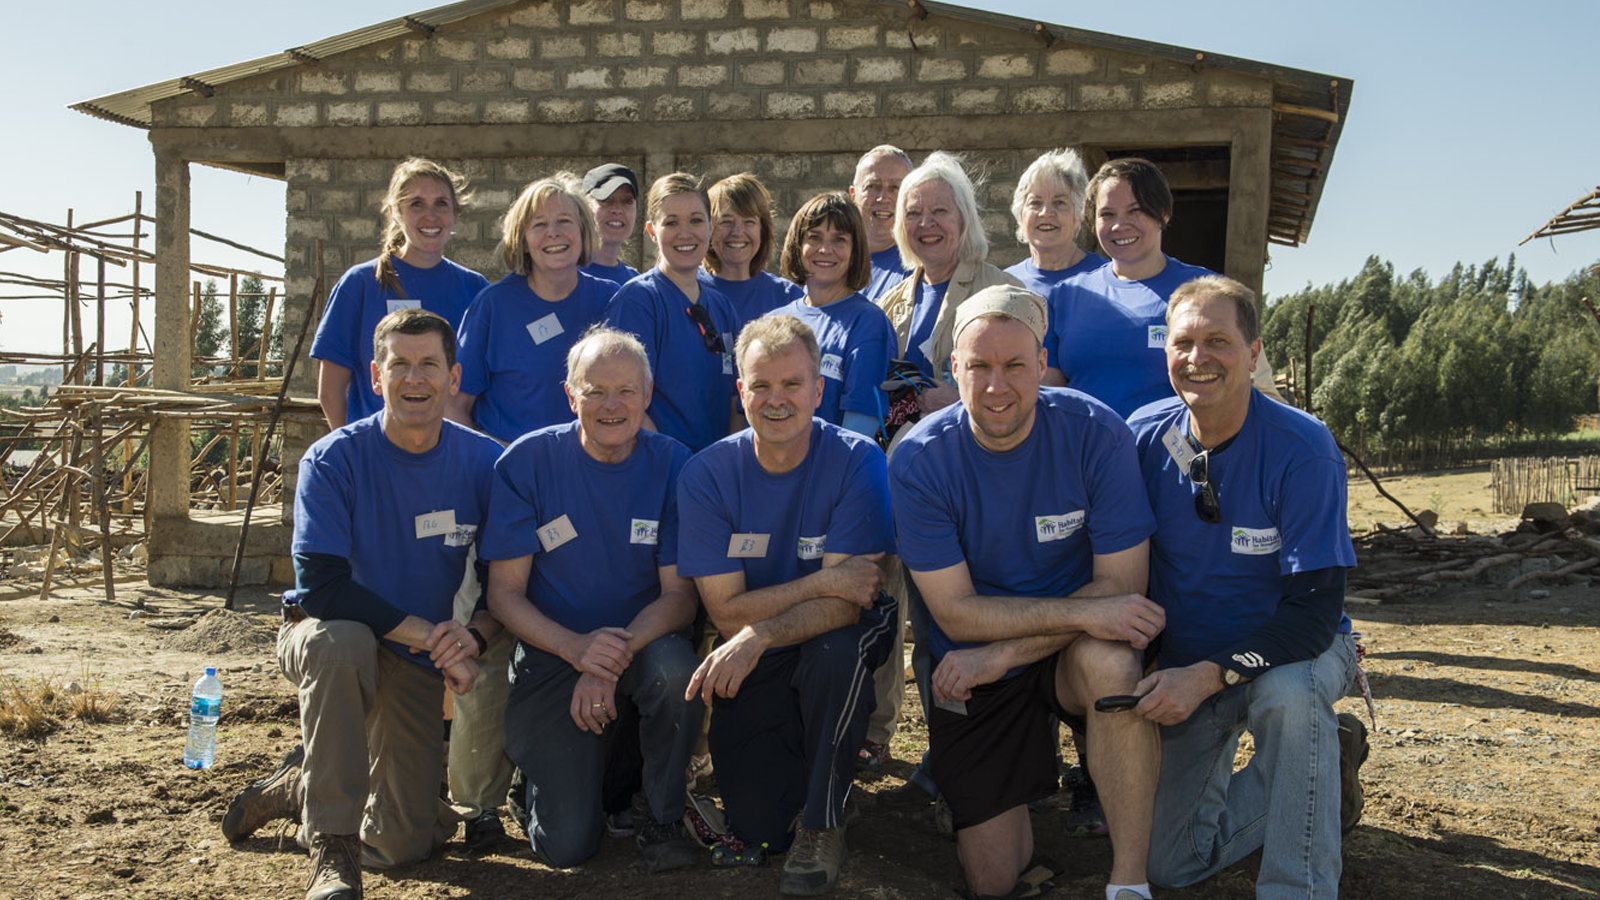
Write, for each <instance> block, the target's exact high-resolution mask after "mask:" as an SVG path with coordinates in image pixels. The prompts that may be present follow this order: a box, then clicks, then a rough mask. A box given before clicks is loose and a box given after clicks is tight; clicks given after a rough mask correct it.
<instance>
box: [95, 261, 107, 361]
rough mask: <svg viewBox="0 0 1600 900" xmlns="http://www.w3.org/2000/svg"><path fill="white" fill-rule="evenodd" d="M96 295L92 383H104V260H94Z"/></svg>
mask: <svg viewBox="0 0 1600 900" xmlns="http://www.w3.org/2000/svg"><path fill="white" fill-rule="evenodd" d="M96 263H97V265H96V266H95V269H96V273H97V274H96V279H95V282H96V293H95V300H94V383H95V386H96V387H99V386H101V385H103V384H105V383H106V258H105V257H103V256H102V257H99V258H98V259H97V260H96Z"/></svg>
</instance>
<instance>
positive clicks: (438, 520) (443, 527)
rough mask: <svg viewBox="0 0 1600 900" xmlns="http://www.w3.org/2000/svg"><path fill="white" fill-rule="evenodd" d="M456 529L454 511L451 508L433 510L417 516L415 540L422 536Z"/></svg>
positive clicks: (436, 534)
mask: <svg viewBox="0 0 1600 900" xmlns="http://www.w3.org/2000/svg"><path fill="white" fill-rule="evenodd" d="M455 530H456V511H455V510H453V509H441V510H435V511H434V512H430V513H423V514H422V515H420V516H417V540H419V541H420V540H422V539H424V538H431V537H437V536H439V535H448V534H451V533H452V532H454V531H455Z"/></svg>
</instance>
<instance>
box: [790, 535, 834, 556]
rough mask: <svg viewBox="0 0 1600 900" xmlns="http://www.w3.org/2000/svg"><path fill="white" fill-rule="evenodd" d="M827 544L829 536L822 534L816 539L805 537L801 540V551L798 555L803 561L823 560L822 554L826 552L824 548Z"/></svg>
mask: <svg viewBox="0 0 1600 900" xmlns="http://www.w3.org/2000/svg"><path fill="white" fill-rule="evenodd" d="M827 543H828V536H827V535H825V534H820V535H817V536H816V537H803V538H801V539H800V549H799V552H798V553H797V554H796V555H798V556H799V557H800V558H801V559H821V558H822V554H823V553H824V552H825V551H824V550H823V547H825V546H826V545H827Z"/></svg>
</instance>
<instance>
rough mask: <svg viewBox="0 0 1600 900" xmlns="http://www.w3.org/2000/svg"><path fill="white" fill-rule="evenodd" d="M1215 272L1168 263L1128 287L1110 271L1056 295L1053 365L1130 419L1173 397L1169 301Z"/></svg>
mask: <svg viewBox="0 0 1600 900" xmlns="http://www.w3.org/2000/svg"><path fill="white" fill-rule="evenodd" d="M1212 274H1215V273H1213V272H1212V271H1211V270H1210V269H1202V268H1200V267H1199V266H1191V265H1187V264H1185V263H1181V262H1178V261H1177V260H1175V259H1173V258H1172V257H1170V256H1169V257H1167V267H1166V268H1165V269H1162V270H1161V273H1160V274H1159V275H1156V276H1155V277H1154V278H1146V279H1145V280H1143V281H1123V280H1122V279H1120V278H1118V277H1117V276H1116V273H1115V272H1113V271H1112V270H1111V266H1110V265H1103V266H1101V267H1099V268H1098V269H1094V270H1093V271H1090V272H1088V273H1085V274H1082V275H1078V276H1075V277H1072V278H1069V279H1067V280H1066V281H1063V282H1061V283H1060V284H1058V285H1056V286H1055V287H1053V288H1051V289H1050V293H1048V294H1046V295H1045V300H1046V302H1047V303H1049V305H1050V329H1049V332H1048V333H1047V334H1046V335H1045V349H1046V350H1048V351H1049V354H1050V365H1052V366H1054V367H1056V368H1057V369H1060V370H1061V372H1062V374H1064V375H1066V376H1067V385H1068V386H1069V387H1073V388H1077V389H1078V390H1080V391H1083V392H1084V393H1085V394H1088V395H1089V396H1091V397H1094V398H1095V399H1097V400H1099V401H1100V402H1102V403H1104V404H1105V405H1107V406H1109V407H1111V408H1112V409H1114V410H1116V411H1117V415H1119V416H1123V417H1124V418H1126V417H1127V416H1129V415H1132V414H1133V411H1134V410H1136V409H1138V408H1139V407H1141V406H1143V405H1145V404H1146V403H1152V402H1154V401H1156V400H1162V399H1165V398H1167V397H1171V396H1172V382H1171V381H1169V380H1168V379H1167V354H1166V343H1167V298H1168V297H1171V296H1172V292H1173V291H1175V290H1177V289H1178V288H1179V287H1181V286H1182V285H1183V284H1184V283H1186V282H1189V281H1193V280H1194V279H1196V278H1199V277H1200V276H1202V275H1212Z"/></svg>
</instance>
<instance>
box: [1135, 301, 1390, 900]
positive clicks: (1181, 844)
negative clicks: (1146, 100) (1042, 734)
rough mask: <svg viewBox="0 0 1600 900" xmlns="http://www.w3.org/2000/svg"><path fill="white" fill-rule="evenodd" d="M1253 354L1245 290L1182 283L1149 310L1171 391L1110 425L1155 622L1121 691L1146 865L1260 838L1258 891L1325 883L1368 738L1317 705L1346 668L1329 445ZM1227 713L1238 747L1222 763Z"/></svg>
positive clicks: (1328, 697) (1202, 861)
mask: <svg viewBox="0 0 1600 900" xmlns="http://www.w3.org/2000/svg"><path fill="white" fill-rule="evenodd" d="M1260 354H1261V339H1260V335H1259V333H1258V330H1257V313H1256V300H1255V295H1254V294H1252V293H1251V292H1250V290H1249V289H1248V288H1246V287H1244V286H1243V285H1241V284H1239V283H1238V282H1236V281H1233V280H1231V279H1227V278H1223V277H1220V276H1208V277H1204V278H1198V279H1195V280H1194V281H1191V282H1189V283H1188V284H1186V285H1184V286H1183V287H1181V288H1179V289H1178V290H1177V291H1175V292H1174V293H1173V295H1172V299H1171V301H1170V303H1169V304H1168V306H1167V345H1166V355H1167V372H1168V375H1169V376H1170V377H1171V380H1172V387H1173V389H1174V390H1175V391H1176V392H1177V396H1176V397H1173V398H1171V399H1168V400H1161V401H1158V402H1155V403H1151V404H1150V405H1148V406H1145V407H1144V408H1142V409H1140V410H1138V411H1137V412H1135V413H1134V415H1133V417H1132V418H1130V419H1129V420H1128V424H1129V425H1130V426H1131V427H1132V428H1133V430H1134V434H1135V436H1136V440H1137V442H1138V447H1139V456H1140V467H1141V470H1142V473H1143V476H1144V481H1145V485H1146V487H1147V488H1148V490H1149V493H1150V501H1151V505H1152V506H1153V507H1154V510H1155V514H1156V534H1155V538H1154V540H1153V542H1152V543H1153V547H1152V551H1151V554H1150V596H1151V598H1152V599H1154V600H1155V601H1156V602H1158V603H1160V604H1161V605H1162V607H1163V608H1164V609H1165V610H1166V619H1167V627H1166V631H1165V633H1164V634H1163V635H1162V640H1161V648H1160V653H1159V656H1158V668H1157V670H1156V671H1155V672H1154V673H1152V674H1151V675H1149V676H1147V677H1146V678H1145V679H1144V680H1142V681H1141V682H1140V683H1139V686H1138V688H1137V689H1136V690H1135V693H1137V694H1142V695H1143V699H1142V700H1141V701H1140V702H1139V705H1138V706H1137V707H1136V708H1135V713H1136V715H1138V716H1141V717H1143V718H1144V719H1146V720H1148V721H1151V722H1156V723H1158V724H1160V725H1161V778H1160V782H1159V785H1158V788H1157V791H1156V810H1155V819H1154V822H1155V827H1154V832H1153V834H1152V835H1151V845H1150V846H1151V852H1150V877H1151V880H1152V881H1155V882H1157V883H1160V884H1166V885H1172V886H1184V885H1189V884H1194V883H1195V882H1198V881H1201V880H1202V879H1205V878H1208V877H1210V876H1211V875H1212V874H1214V873H1216V872H1217V871H1219V870H1221V869H1223V868H1225V867H1227V866H1230V865H1232V864H1233V863H1235V862H1237V861H1239V860H1240V859H1243V858H1244V857H1246V856H1249V855H1250V854H1251V853H1253V852H1255V851H1256V850H1261V851H1263V852H1262V856H1261V871H1260V874H1259V875H1258V876H1257V879H1256V896H1257V897H1258V898H1263V900H1265V898H1279V897H1298V898H1305V897H1335V896H1337V895H1338V890H1339V873H1340V863H1341V860H1340V827H1341V825H1340V820H1341V807H1343V816H1344V827H1345V828H1346V829H1348V828H1350V827H1352V826H1353V825H1354V824H1355V819H1356V818H1357V817H1359V815H1360V808H1361V799H1360V798H1361V793H1360V792H1361V788H1360V783H1359V781H1358V780H1357V778H1356V775H1357V768H1358V767H1359V765H1360V763H1361V761H1362V759H1363V758H1364V757H1365V755H1366V746H1367V745H1366V729H1365V728H1364V727H1363V726H1362V724H1361V720H1360V719H1358V718H1356V717H1355V716H1352V715H1349V714H1343V715H1338V716H1336V715H1335V714H1334V711H1333V704H1334V701H1336V700H1338V699H1339V698H1340V697H1341V696H1343V695H1344V693H1345V691H1346V689H1347V688H1348V687H1349V686H1350V684H1351V682H1352V680H1353V678H1354V677H1355V674H1356V653H1355V642H1354V639H1353V637H1352V635H1351V634H1350V620H1349V619H1348V618H1346V617H1345V615H1344V585H1345V571H1346V570H1347V569H1348V568H1349V567H1351V566H1353V565H1355V551H1354V548H1353V547H1352V546H1351V543H1350V533H1349V530H1348V528H1347V526H1346V524H1345V466H1344V458H1343V457H1342V456H1341V455H1340V453H1339V450H1338V447H1337V446H1336V445H1335V444H1334V441H1333V436H1332V435H1330V434H1329V433H1328V429H1327V428H1326V427H1324V426H1323V424H1322V423H1321V422H1318V421H1317V420H1316V419H1314V418H1312V417H1311V416H1310V415H1308V414H1306V413H1303V412H1301V411H1299V410H1297V409H1294V408H1292V407H1289V406H1285V405H1283V404H1281V403H1277V402H1274V401H1272V400H1268V399H1267V398H1265V397H1263V396H1262V395H1261V393H1260V392H1258V391H1256V390H1254V389H1252V388H1251V386H1250V374H1251V372H1252V371H1253V370H1254V369H1255V365H1256V361H1257V359H1258V358H1259V356H1260ZM1246 728H1248V729H1249V730H1250V733H1251V735H1252V737H1253V738H1254V740H1255V754H1254V756H1253V757H1252V758H1251V760H1250V762H1249V763H1248V764H1247V765H1246V766H1245V767H1244V768H1243V769H1241V770H1239V771H1238V772H1235V771H1234V769H1233V759H1234V751H1235V750H1236V749H1237V747H1238V744H1239V736H1240V735H1241V734H1242V733H1243V732H1244V730H1245V729H1246ZM1341 782H1343V783H1342V784H1341ZM1341 801H1342V802H1341Z"/></svg>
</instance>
